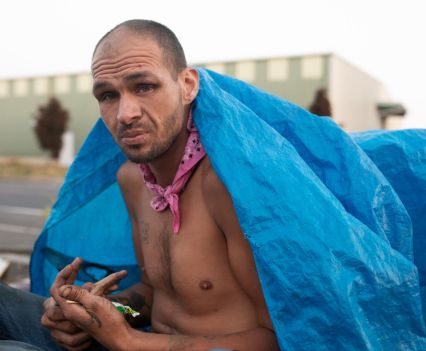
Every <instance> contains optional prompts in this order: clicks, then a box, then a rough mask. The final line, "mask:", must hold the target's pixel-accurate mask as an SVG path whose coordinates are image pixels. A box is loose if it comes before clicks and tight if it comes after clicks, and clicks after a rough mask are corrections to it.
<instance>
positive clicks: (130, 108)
mask: <svg viewBox="0 0 426 351" xmlns="http://www.w3.org/2000/svg"><path fill="white" fill-rule="evenodd" d="M141 116H142V112H141V108H140V105H139V103H138V100H137V98H136V97H132V96H130V95H128V94H125V95H122V96H121V97H120V102H119V105H118V111H117V119H118V121H119V122H120V123H123V124H126V125H129V124H132V122H134V121H135V120H137V119H139V118H140V117H141Z"/></svg>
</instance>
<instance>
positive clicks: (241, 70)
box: [235, 61, 256, 82]
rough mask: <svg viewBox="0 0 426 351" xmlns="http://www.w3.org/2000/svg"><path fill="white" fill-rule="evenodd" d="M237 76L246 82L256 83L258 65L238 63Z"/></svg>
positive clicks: (251, 62)
mask: <svg viewBox="0 0 426 351" xmlns="http://www.w3.org/2000/svg"><path fill="white" fill-rule="evenodd" d="M235 76H236V77H237V78H238V79H241V80H244V81H246V82H254V80H255V79H256V64H255V63H254V62H253V61H244V62H237V64H236V65H235Z"/></svg>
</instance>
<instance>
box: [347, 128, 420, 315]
mask: <svg viewBox="0 0 426 351" xmlns="http://www.w3.org/2000/svg"><path fill="white" fill-rule="evenodd" d="M353 138H354V140H355V141H356V142H357V143H358V144H359V145H360V146H361V147H362V149H363V150H364V151H365V152H366V153H367V155H368V156H369V157H370V158H371V159H372V160H373V161H374V163H375V164H376V165H377V167H378V168H379V169H380V170H381V172H382V173H383V174H384V175H385V177H386V178H387V179H388V181H389V182H390V183H391V184H392V187H393V188H394V189H395V191H396V192H397V193H398V195H399V197H400V199H401V200H402V202H403V204H404V206H405V208H406V209H407V211H408V213H409V215H410V217H411V220H412V223H413V251H414V263H415V264H416V266H417V268H418V270H419V280H420V290H421V294H422V307H423V316H425V317H426V254H425V248H426V130H422V129H412V130H399V131H393V132H384V131H371V132H366V133H357V134H354V135H353Z"/></svg>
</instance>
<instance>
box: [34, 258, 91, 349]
mask: <svg viewBox="0 0 426 351" xmlns="http://www.w3.org/2000/svg"><path fill="white" fill-rule="evenodd" d="M81 264H82V260H81V259H80V258H76V259H75V260H74V261H73V262H72V263H71V264H69V265H67V266H66V267H65V268H64V269H63V270H62V271H60V272H59V273H58V275H57V276H56V278H55V281H54V282H53V284H52V287H51V288H50V292H51V295H52V296H53V297H50V298H48V299H46V300H45V301H44V303H43V307H44V314H43V316H42V317H41V324H42V325H43V326H45V327H47V328H49V329H50V334H51V336H52V338H53V340H55V342H56V343H57V344H59V345H60V346H62V347H64V348H65V349H67V350H70V351H80V350H84V349H86V348H87V347H89V346H90V345H91V343H92V340H91V339H92V338H91V336H90V334H88V333H87V332H85V331H83V330H82V329H81V328H79V327H77V326H76V325H75V324H73V323H72V322H70V321H68V320H67V319H66V318H65V316H64V314H63V312H62V310H61V308H60V307H59V305H58V303H57V299H61V297H60V296H59V294H58V289H59V288H60V287H61V286H63V285H65V284H74V282H75V279H76V277H77V274H78V271H79V270H80V267H81Z"/></svg>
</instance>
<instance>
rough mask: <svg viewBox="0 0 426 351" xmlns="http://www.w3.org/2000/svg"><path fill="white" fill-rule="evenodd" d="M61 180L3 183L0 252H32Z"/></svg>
mask: <svg viewBox="0 0 426 351" xmlns="http://www.w3.org/2000/svg"><path fill="white" fill-rule="evenodd" d="M60 185H61V181H59V180H32V181H28V180H3V179H0V252H14V253H25V254H28V253H30V252H31V250H32V247H33V244H34V242H35V240H36V238H37V236H38V234H39V233H40V231H41V228H42V227H43V224H44V221H45V213H46V212H45V211H46V209H47V208H48V207H50V206H51V205H52V203H53V201H54V200H55V198H56V195H57V192H58V190H59V187H60Z"/></svg>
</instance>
